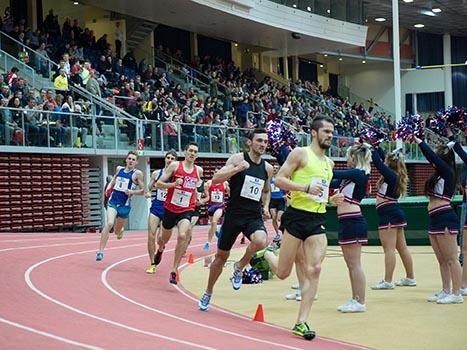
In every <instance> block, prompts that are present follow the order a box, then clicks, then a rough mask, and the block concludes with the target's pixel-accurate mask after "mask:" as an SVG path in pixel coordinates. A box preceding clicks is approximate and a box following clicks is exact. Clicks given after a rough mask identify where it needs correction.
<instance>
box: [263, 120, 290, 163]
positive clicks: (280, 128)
mask: <svg viewBox="0 0 467 350" xmlns="http://www.w3.org/2000/svg"><path fill="white" fill-rule="evenodd" d="M266 132H267V134H268V140H269V143H268V151H269V152H270V153H271V155H272V156H274V157H276V158H277V161H278V162H279V164H280V165H282V164H283V163H284V162H285V160H286V159H287V156H288V154H289V153H290V151H291V150H292V149H294V148H295V147H296V146H297V137H296V136H295V134H294V133H293V131H292V129H291V128H290V127H288V126H287V125H285V124H283V123H280V122H276V121H272V120H271V121H269V122H268V123H267V124H266Z"/></svg>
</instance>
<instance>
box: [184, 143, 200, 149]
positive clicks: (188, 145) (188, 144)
mask: <svg viewBox="0 0 467 350" xmlns="http://www.w3.org/2000/svg"><path fill="white" fill-rule="evenodd" d="M190 146H196V147H197V148H199V146H198V143H196V142H194V141H192V142H188V143H187V145H186V146H185V151H187V150H188V148H189V147H190Z"/></svg>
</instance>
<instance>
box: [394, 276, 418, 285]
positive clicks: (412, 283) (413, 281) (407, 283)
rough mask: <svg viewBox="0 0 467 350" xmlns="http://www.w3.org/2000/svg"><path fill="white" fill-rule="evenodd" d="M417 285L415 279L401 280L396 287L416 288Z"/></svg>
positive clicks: (405, 278)
mask: <svg viewBox="0 0 467 350" xmlns="http://www.w3.org/2000/svg"><path fill="white" fill-rule="evenodd" d="M416 285H417V280H416V279H415V278H407V277H404V278H401V279H400V280H399V281H397V282H396V286H399V287H415V286H416Z"/></svg>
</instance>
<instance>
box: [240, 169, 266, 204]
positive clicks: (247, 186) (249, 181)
mask: <svg viewBox="0 0 467 350" xmlns="http://www.w3.org/2000/svg"><path fill="white" fill-rule="evenodd" d="M263 188H264V180H261V179H258V178H257V177H253V176H250V175H245V180H244V181H243V186H242V190H241V192H240V196H241V197H243V198H248V199H251V200H254V201H255V202H259V200H260V199H261V194H262V193H263Z"/></svg>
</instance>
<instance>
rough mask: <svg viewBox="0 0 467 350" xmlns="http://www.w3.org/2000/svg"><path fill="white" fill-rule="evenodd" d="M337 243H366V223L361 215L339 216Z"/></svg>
mask: <svg viewBox="0 0 467 350" xmlns="http://www.w3.org/2000/svg"><path fill="white" fill-rule="evenodd" d="M337 237H338V240H339V245H349V244H368V225H367V223H366V220H365V218H364V217H363V216H361V215H360V216H355V217H344V218H339V231H338V233H337Z"/></svg>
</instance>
